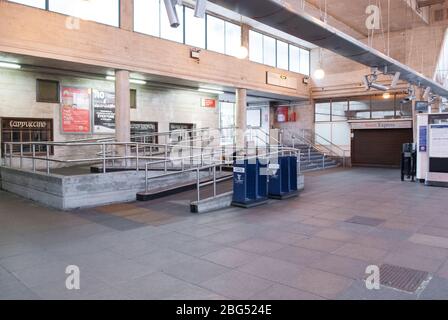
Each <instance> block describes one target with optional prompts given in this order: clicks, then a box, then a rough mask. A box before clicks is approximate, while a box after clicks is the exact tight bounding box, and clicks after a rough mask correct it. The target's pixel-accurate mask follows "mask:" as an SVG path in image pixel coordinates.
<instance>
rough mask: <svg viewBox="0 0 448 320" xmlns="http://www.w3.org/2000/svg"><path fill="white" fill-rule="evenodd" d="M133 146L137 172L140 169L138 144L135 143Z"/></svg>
mask: <svg viewBox="0 0 448 320" xmlns="http://www.w3.org/2000/svg"><path fill="white" fill-rule="evenodd" d="M135 147H136V151H135V152H136V153H135V156H136V161H135V162H136V167H137V168H136V170H137V172H139V171H140V167H139V162H140V157H139V145H138V143H136V144H135Z"/></svg>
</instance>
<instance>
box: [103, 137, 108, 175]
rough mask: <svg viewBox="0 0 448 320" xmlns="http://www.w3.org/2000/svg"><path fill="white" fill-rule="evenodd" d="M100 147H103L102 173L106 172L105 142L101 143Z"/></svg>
mask: <svg viewBox="0 0 448 320" xmlns="http://www.w3.org/2000/svg"><path fill="white" fill-rule="evenodd" d="M102 149H103V173H106V171H107V170H106V144H105V143H103V144H102Z"/></svg>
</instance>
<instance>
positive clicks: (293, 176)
mask: <svg viewBox="0 0 448 320" xmlns="http://www.w3.org/2000/svg"><path fill="white" fill-rule="evenodd" d="M268 172H269V197H270V198H272V199H277V200H283V199H288V198H292V197H296V196H298V195H299V192H298V186H297V185H298V184H297V157H292V156H288V157H279V158H278V163H271V164H270V165H269V170H268Z"/></svg>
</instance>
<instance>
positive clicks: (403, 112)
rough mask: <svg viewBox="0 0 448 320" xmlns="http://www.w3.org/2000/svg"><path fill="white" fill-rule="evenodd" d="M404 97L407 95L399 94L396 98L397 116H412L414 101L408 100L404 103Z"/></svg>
mask: <svg viewBox="0 0 448 320" xmlns="http://www.w3.org/2000/svg"><path fill="white" fill-rule="evenodd" d="M404 98H406V95H397V98H396V108H397V117H400V118H410V117H412V102H411V101H407V102H404V103H403V100H404Z"/></svg>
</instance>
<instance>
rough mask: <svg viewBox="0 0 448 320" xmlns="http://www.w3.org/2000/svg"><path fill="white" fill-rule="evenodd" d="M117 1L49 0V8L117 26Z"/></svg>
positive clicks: (118, 8)
mask: <svg viewBox="0 0 448 320" xmlns="http://www.w3.org/2000/svg"><path fill="white" fill-rule="evenodd" d="M119 3H120V1H119V0H90V1H85V0H49V10H50V11H54V12H58V13H62V14H66V15H70V16H74V17H79V18H81V19H84V20H91V21H96V22H100V23H104V24H108V25H111V26H115V27H118V26H119V20H120V19H119V11H120V6H119Z"/></svg>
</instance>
